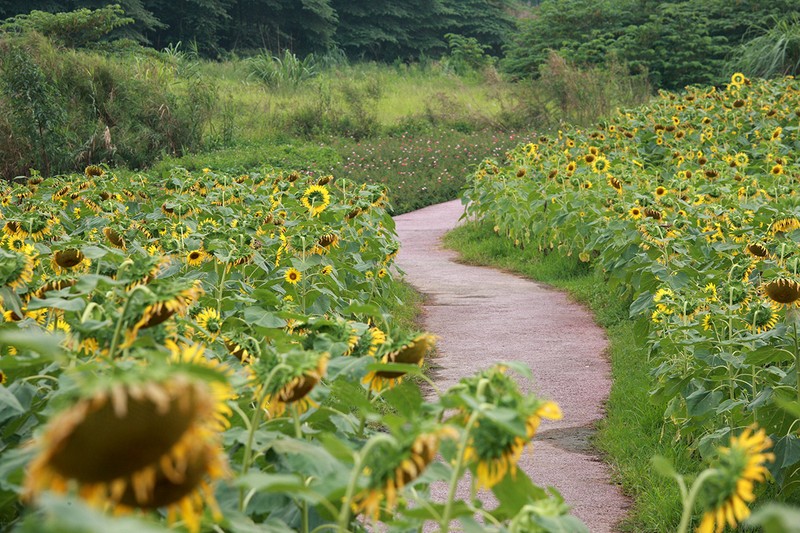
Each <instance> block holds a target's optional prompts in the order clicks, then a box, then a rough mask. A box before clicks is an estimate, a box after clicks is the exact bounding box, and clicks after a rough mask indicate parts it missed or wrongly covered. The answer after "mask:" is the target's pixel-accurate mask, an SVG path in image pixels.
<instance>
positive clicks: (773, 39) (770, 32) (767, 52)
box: [729, 14, 800, 78]
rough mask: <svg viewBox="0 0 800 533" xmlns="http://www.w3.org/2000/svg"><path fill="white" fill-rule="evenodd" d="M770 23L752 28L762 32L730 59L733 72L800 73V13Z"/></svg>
mask: <svg viewBox="0 0 800 533" xmlns="http://www.w3.org/2000/svg"><path fill="white" fill-rule="evenodd" d="M770 22H771V26H767V27H761V28H754V29H753V30H751V32H752V33H760V35H758V36H757V37H754V38H753V39H751V40H750V41H747V42H746V43H744V44H743V45H742V46H741V47H740V48H739V50H738V51H737V53H736V54H735V55H734V56H733V58H732V59H731V61H730V64H729V67H730V70H731V71H739V72H743V73H744V74H745V75H747V76H752V77H760V78H774V77H778V76H785V75H795V74H798V73H799V72H800V16H799V15H797V14H794V15H792V16H791V17H789V18H783V19H778V18H773V19H772V20H771V21H770Z"/></svg>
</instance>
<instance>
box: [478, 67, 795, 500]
mask: <svg viewBox="0 0 800 533" xmlns="http://www.w3.org/2000/svg"><path fill="white" fill-rule="evenodd" d="M798 117H800V84H799V83H798V82H797V81H796V80H794V79H792V78H786V79H782V80H772V81H751V80H749V79H746V78H745V76H743V75H741V74H738V73H737V74H735V75H733V77H732V78H731V80H730V83H728V84H726V86H725V87H723V88H721V89H715V88H697V87H694V88H687V90H686V91H685V92H682V93H680V94H676V93H667V92H664V93H661V94H660V95H659V97H658V98H656V99H655V100H654V101H653V102H651V103H650V104H648V105H646V106H643V107H639V108H636V109H633V110H629V111H627V112H621V113H619V114H618V115H617V116H615V117H614V118H613V119H610V120H608V121H605V122H602V123H599V124H597V125H596V126H595V127H593V128H592V129H589V130H580V129H572V130H566V131H559V132H558V133H557V134H556V135H553V136H552V137H549V138H547V137H539V138H538V139H537V140H536V141H535V142H532V143H529V144H525V145H520V146H518V147H517V148H516V149H514V150H512V151H511V152H509V153H508V154H507V155H506V159H505V160H502V161H495V160H486V161H484V163H483V164H482V165H481V166H480V167H479V169H478V170H477V171H476V173H475V174H474V175H473V177H472V178H471V181H470V183H469V185H468V186H467V188H466V189H465V193H464V195H463V201H464V203H465V204H467V215H469V216H470V217H474V218H476V219H477V220H479V221H482V222H483V223H485V224H489V227H493V228H494V231H495V232H497V233H498V234H500V235H501V236H503V237H505V238H507V239H510V241H511V242H513V243H514V245H515V246H517V247H535V249H537V250H539V251H541V253H543V254H547V253H550V252H557V253H562V254H564V255H567V256H577V257H578V258H580V260H581V261H583V262H586V263H589V264H590V265H592V266H596V267H597V268H599V269H601V270H602V272H603V273H604V276H605V278H606V279H607V281H608V282H609V283H610V284H611V286H612V287H613V286H616V287H618V288H619V290H620V293H621V294H622V296H623V297H627V298H629V299H630V301H631V306H630V314H631V317H633V318H636V319H637V321H636V328H635V331H636V335H637V337H638V338H639V340H640V341H641V342H642V343H646V347H647V350H646V353H647V360H646V361H643V362H642V363H643V364H648V365H649V368H651V376H652V390H651V395H652V396H653V397H654V398H656V399H657V400H658V401H660V402H663V403H664V404H665V405H666V406H667V407H666V411H665V412H664V419H665V422H664V430H663V431H664V434H663V437H662V438H665V439H670V438H674V439H675V440H676V441H677V440H680V441H682V442H685V443H687V444H689V446H690V448H691V449H693V450H695V451H696V452H697V453H699V454H700V455H701V456H703V457H708V456H711V455H713V454H714V453H716V450H718V449H719V446H723V445H726V444H727V442H728V441H729V440H730V439H731V438H733V437H734V436H735V435H739V434H740V433H742V431H744V430H745V428H748V427H751V426H754V425H755V426H758V427H760V428H763V429H764V430H765V431H766V433H767V434H769V435H770V439H771V441H772V442H773V443H774V447H773V451H774V454H775V461H773V462H772V463H771V464H770V465H769V468H770V471H771V474H772V476H773V477H774V479H775V480H776V481H777V483H778V484H780V486H782V487H783V488H784V489H787V490H793V487H794V486H796V484H797V482H798V481H800V438H798V431H799V430H800V426H799V425H798V422H799V421H800V379H799V376H800V348H798V346H799V345H800V336H799V334H798V322H799V321H800V313H799V312H798V307H800V247H798V243H800V196H798V194H797V190H798V186H799V185H800V183H799V182H800V160H798V159H797V153H798V150H799V149H800V136H798Z"/></svg>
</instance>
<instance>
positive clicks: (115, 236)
mask: <svg viewBox="0 0 800 533" xmlns="http://www.w3.org/2000/svg"><path fill="white" fill-rule="evenodd" d="M103 235H105V237H106V240H107V241H108V243H109V244H110V245H111V246H113V247H114V248H119V249H120V250H124V249H125V247H126V244H125V237H124V236H123V235H122V234H120V233H119V232H118V231H117V230H115V229H113V228H110V227H106V228H103Z"/></svg>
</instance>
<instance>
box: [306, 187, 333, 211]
mask: <svg viewBox="0 0 800 533" xmlns="http://www.w3.org/2000/svg"><path fill="white" fill-rule="evenodd" d="M300 202H301V203H302V204H303V206H304V207H305V208H306V209H308V210H309V212H310V213H311V216H317V215H319V214H320V213H322V212H323V211H325V209H326V208H327V207H328V205H329V204H330V203H331V195H330V193H329V192H328V189H327V188H325V187H324V186H322V185H311V186H310V187H308V188H307V189H306V190H305V192H303V197H302V198H301V199H300Z"/></svg>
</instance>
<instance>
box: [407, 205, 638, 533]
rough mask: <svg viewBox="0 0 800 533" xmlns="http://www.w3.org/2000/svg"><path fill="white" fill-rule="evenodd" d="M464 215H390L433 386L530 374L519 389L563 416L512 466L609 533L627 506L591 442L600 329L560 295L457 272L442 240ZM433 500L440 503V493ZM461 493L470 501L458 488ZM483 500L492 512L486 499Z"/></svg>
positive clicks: (602, 387) (601, 379) (604, 365)
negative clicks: (418, 303)
mask: <svg viewBox="0 0 800 533" xmlns="http://www.w3.org/2000/svg"><path fill="white" fill-rule="evenodd" d="M462 212H463V208H462V206H461V204H460V203H459V202H458V201H457V200H456V201H453V202H447V203H444V204H439V205H434V206H431V207H427V208H425V209H420V210H418V211H414V212H412V213H407V214H404V215H400V216H397V217H395V222H396V224H397V232H398V235H399V237H400V242H401V250H400V254H399V256H398V261H397V263H398V266H399V267H400V268H401V269H402V270H404V271H405V274H406V279H407V281H408V282H409V283H411V284H412V285H413V286H415V287H416V288H417V289H418V290H419V291H420V292H422V293H423V294H425V295H426V296H427V301H426V304H425V306H424V314H423V327H424V328H425V329H426V330H427V331H430V332H431V333H433V334H435V335H437V336H438V337H439V341H438V342H437V349H438V357H437V359H436V360H435V362H434V373H433V375H434V379H435V381H436V383H437V385H438V386H439V387H440V388H441V389H446V388H447V387H449V386H451V385H453V384H455V383H456V382H458V380H459V379H460V378H461V377H464V376H469V375H472V374H474V373H475V372H477V371H480V370H482V369H485V368H487V367H489V366H491V365H492V364H493V363H495V362H498V361H521V362H523V363H525V364H527V365H528V366H530V368H531V369H532V371H533V375H534V377H535V383H533V384H529V383H528V384H524V387H525V388H527V390H534V391H536V392H537V393H539V394H541V395H543V396H545V397H547V398H549V399H552V400H554V401H556V402H557V403H558V404H559V406H560V407H561V410H562V412H563V414H564V417H563V419H562V420H559V421H547V420H546V421H544V422H543V423H542V425H541V427H540V429H539V433H538V434H537V436H536V438H535V440H534V453H533V454H529V453H525V454H523V456H522V459H521V460H520V464H519V466H520V468H522V469H523V470H524V471H525V472H526V473H527V474H528V475H529V476H530V477H531V479H532V480H533V481H534V482H535V483H537V484H539V485H541V486H553V487H555V488H557V489H558V490H559V491H560V492H561V494H562V495H563V496H564V499H565V500H566V501H567V502H568V503H569V504H570V505H572V506H573V513H574V514H575V515H576V516H578V517H579V518H580V519H582V520H583V521H584V522H585V523H586V524H587V526H588V527H589V530H590V531H591V532H593V533H594V532H609V531H614V530H615V525H616V524H617V523H618V522H619V521H620V520H621V519H622V518H623V517H624V516H625V510H626V508H627V506H628V504H629V502H628V500H627V499H626V498H625V497H624V496H623V494H622V492H621V490H620V488H619V487H618V486H616V485H614V484H613V483H612V482H611V480H610V472H609V467H608V465H607V464H605V463H604V462H603V461H602V460H601V458H600V457H599V455H598V453H597V451H596V450H595V449H594V448H593V447H592V445H591V442H590V437H591V435H592V433H593V432H594V427H595V424H596V423H597V421H598V420H600V419H601V418H602V417H603V404H604V403H605V401H606V399H607V398H608V393H609V388H610V386H611V378H610V376H611V370H610V366H609V362H608V360H607V359H606V356H605V351H606V348H607V341H606V338H605V335H604V333H603V330H602V329H601V328H600V327H598V326H597V325H596V324H595V323H594V320H593V319H592V316H591V314H590V313H589V312H588V311H587V310H586V309H585V308H583V307H582V306H581V305H579V304H577V303H575V302H573V301H572V300H570V299H569V298H568V297H567V295H566V294H564V293H563V292H559V291H557V290H554V289H552V288H550V287H546V286H544V285H541V284H538V283H535V282H532V281H530V280H527V279H523V278H522V277H519V276H516V275H513V274H509V273H505V272H500V271H498V270H494V269H491V268H485V267H476V266H468V265H463V264H459V263H458V262H457V259H458V254H457V253H455V252H452V251H449V250H444V249H442V247H441V244H440V239H441V237H442V235H443V234H444V233H445V232H447V231H448V230H450V229H452V228H453V227H455V226H456V225H457V224H458V219H459V217H460V215H461V214H462ZM432 492H433V494H432V496H433V498H434V499H436V500H439V501H443V500H444V499H445V498H446V490H445V487H443V486H437V487H434V488H433V490H432ZM459 492H460V493H463V494H468V487H467V485H466V482H465V486H464V487H460V490H459ZM482 499H484V501H485V503H486V504H487V505H489V506H491V505H493V501H492V497H491V494H484V497H483V498H482Z"/></svg>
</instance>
